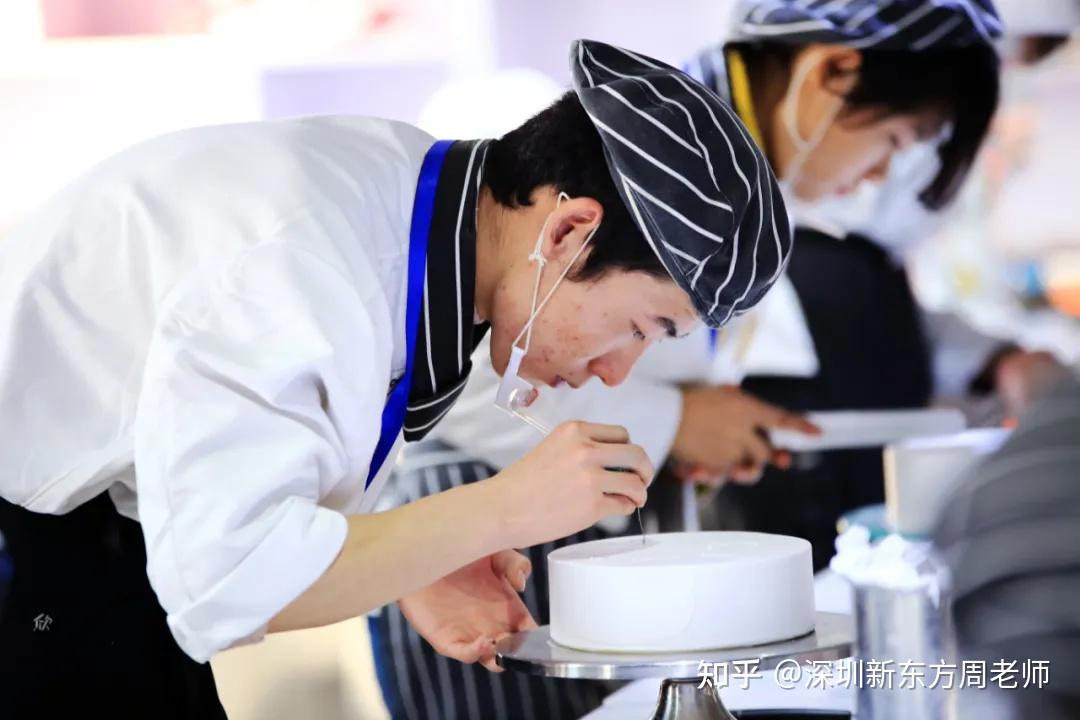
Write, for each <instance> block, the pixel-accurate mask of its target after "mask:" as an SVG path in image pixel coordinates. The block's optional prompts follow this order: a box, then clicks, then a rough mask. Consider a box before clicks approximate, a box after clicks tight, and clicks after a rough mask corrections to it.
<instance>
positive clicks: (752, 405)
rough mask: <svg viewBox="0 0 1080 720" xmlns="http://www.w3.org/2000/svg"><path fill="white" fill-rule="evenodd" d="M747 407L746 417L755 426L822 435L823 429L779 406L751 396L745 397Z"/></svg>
mask: <svg viewBox="0 0 1080 720" xmlns="http://www.w3.org/2000/svg"><path fill="white" fill-rule="evenodd" d="M743 400H744V402H745V403H746V405H747V409H748V412H747V413H746V416H747V417H748V418H750V419H751V420H752V421H753V422H754V424H756V425H758V426H760V427H763V428H786V429H789V430H795V431H796V432H801V433H805V434H807V435H820V434H821V428H820V427H818V426H817V425H815V424H814V423H812V422H810V421H809V420H807V419H806V418H804V417H803V416H802V415H799V414H798V413H793V412H791V411H790V410H786V409H784V408H782V407H780V406H779V405H773V404H772V403H767V402H765V401H764V400H759V399H758V398H756V397H753V396H751V395H743Z"/></svg>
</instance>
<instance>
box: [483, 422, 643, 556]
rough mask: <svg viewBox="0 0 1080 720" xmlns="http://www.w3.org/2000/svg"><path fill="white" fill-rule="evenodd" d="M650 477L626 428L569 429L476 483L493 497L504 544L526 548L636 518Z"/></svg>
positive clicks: (557, 430) (586, 426) (555, 432)
mask: <svg viewBox="0 0 1080 720" xmlns="http://www.w3.org/2000/svg"><path fill="white" fill-rule="evenodd" d="M653 473H654V470H653V466H652V463H651V462H649V457H648V455H646V454H645V451H644V450H643V449H642V448H641V447H640V446H638V445H634V444H632V443H631V442H630V436H629V434H628V433H627V431H626V428H623V427H619V426H617V425H598V424H595V423H587V422H567V423H562V424H561V425H559V426H557V427H556V428H555V429H554V430H553V431H552V432H551V434H550V435H548V436H547V437H546V438H544V440H542V441H541V442H540V444H538V445H537V446H536V447H534V448H533V449H531V450H530V451H529V452H527V453H526V454H525V455H524V456H523V457H522V458H521V459H520V460H518V461H517V462H515V463H513V464H511V465H508V466H507V467H505V468H503V470H502V471H500V472H498V473H496V474H495V475H493V476H492V477H490V478H488V479H487V480H484V481H482V482H483V483H487V484H488V486H489V487H492V488H494V489H495V491H496V494H497V495H498V497H497V499H496V500H495V501H494V504H493V506H492V507H491V508H490V512H492V513H493V514H495V516H496V517H498V518H499V519H500V521H501V522H502V524H503V528H504V535H503V537H504V538H505V539H506V540H507V544H508V545H509V546H510V547H531V546H533V545H537V544H539V543H544V542H548V541H551V540H555V539H557V538H563V537H566V536H568V535H572V534H573V533H576V532H578V531H580V530H584V529H585V528H587V527H590V526H592V525H593V524H595V523H596V522H597V521H598V520H601V519H603V518H605V517H608V516H611V515H629V514H630V513H632V512H634V510H636V509H637V508H639V507H641V506H642V505H644V504H645V499H646V496H647V489H648V486H649V483H651V482H652V479H653Z"/></svg>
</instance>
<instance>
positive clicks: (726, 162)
mask: <svg viewBox="0 0 1080 720" xmlns="http://www.w3.org/2000/svg"><path fill="white" fill-rule="evenodd" d="M571 63H572V66H573V73H574V85H575V90H576V91H577V94H578V96H579V97H580V99H581V102H582V105H583V106H584V108H585V110H586V112H587V113H588V114H589V117H590V118H591V119H592V121H593V123H594V125H595V126H596V128H597V130H598V131H599V134H600V138H601V140H602V142H603V144H604V153H605V156H606V158H607V160H608V166H609V169H610V171H611V175H612V179H613V180H614V183H615V186H616V189H617V190H618V192H619V195H620V197H621V198H622V199H623V202H624V203H625V204H626V206H627V209H628V210H629V212H630V215H631V217H632V218H633V219H634V221H635V223H636V224H637V226H638V228H639V229H640V230H641V232H642V234H643V235H644V237H645V239H646V240H647V242H648V243H649V244H650V246H651V247H652V249H653V251H654V252H655V253H656V255H657V256H658V257H659V258H660V260H661V262H662V263H663V264H664V267H665V268H666V269H667V271H668V273H669V274H670V275H671V276H672V277H673V278H674V279H675V281H676V282H677V283H678V284H679V285H680V287H682V288H683V289H684V290H685V291H686V292H687V293H688V294H689V295H690V297H691V298H692V299H693V301H694V304H695V306H696V308H697V310H698V313H699V315H701V317H702V318H703V319H704V320H705V321H706V322H707V323H708V324H709V325H712V326H719V325H722V324H723V323H725V322H727V321H728V320H729V319H730V318H731V317H732V316H733V315H735V314H737V313H739V312H741V311H745V310H747V309H749V308H750V307H752V306H753V304H754V303H756V302H757V301H758V300H759V299H760V298H761V296H762V295H764V293H765V291H766V290H767V289H768V288H769V287H770V286H771V285H772V284H773V283H774V282H775V280H776V278H777V277H778V276H779V274H780V273H781V272H782V271H783V268H784V266H785V264H786V262H787V258H788V255H789V254H790V251H791V235H790V229H789V226H788V219H787V211H786V209H785V207H784V204H783V201H782V199H781V197H780V193H779V189H778V187H777V184H776V180H775V178H774V177H773V175H772V170H771V169H770V167H769V163H768V161H767V160H766V158H765V156H764V155H763V153H762V152H761V150H760V148H758V147H757V145H755V144H754V141H753V140H752V139H751V137H750V134H749V133H748V132H747V131H746V129H745V128H744V127H743V126H742V123H741V122H740V121H739V119H738V118H737V116H736V115H735V113H734V111H733V110H732V109H731V108H730V107H729V106H728V105H727V104H725V103H724V102H723V101H721V100H720V98H718V97H717V96H716V95H715V94H714V93H713V92H712V91H710V90H708V89H707V88H705V87H704V86H703V85H701V84H700V83H698V82H696V81H695V80H693V79H691V78H690V77H688V76H687V75H685V74H683V73H682V72H680V71H678V70H676V69H674V68H672V67H670V66H667V65H664V64H663V63H660V62H658V61H655V60H652V59H651V58H646V57H643V56H641V55H638V54H636V53H633V52H630V51H628V50H623V49H621V48H616V47H613V46H610V45H605V44H603V43H597V42H592V41H586V40H582V41H578V42H576V43H574V45H573V47H572V53H571Z"/></svg>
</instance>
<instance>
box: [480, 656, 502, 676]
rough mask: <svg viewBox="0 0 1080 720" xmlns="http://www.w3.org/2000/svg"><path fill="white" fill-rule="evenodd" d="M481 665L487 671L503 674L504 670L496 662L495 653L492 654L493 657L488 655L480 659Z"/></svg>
mask: <svg viewBox="0 0 1080 720" xmlns="http://www.w3.org/2000/svg"><path fill="white" fill-rule="evenodd" d="M480 664H481V665H483V666H484V667H485V668H486V669H488V670H490V671H491V672H493V673H501V672H503V668H501V667H499V665H498V664H497V663H496V662H495V654H494V653H492V654H491V655H488V656H486V657H483V658H480Z"/></svg>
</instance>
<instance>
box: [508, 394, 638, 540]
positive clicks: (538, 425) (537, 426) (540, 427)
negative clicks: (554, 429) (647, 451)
mask: <svg viewBox="0 0 1080 720" xmlns="http://www.w3.org/2000/svg"><path fill="white" fill-rule="evenodd" d="M512 412H513V413H514V417H516V418H517V419H518V420H521V421H522V422H523V423H525V424H526V425H528V426H529V427H531V428H532V429H533V430H536V431H537V432H539V433H541V434H543V435H550V434H551V428H549V427H547V426H546V425H544V424H543V423H542V422H540V421H539V420H537V419H536V418H534V417H532V416H531V415H527V414H525V413H523V412H521V411H520V410H518V409H517V408H516V407H514V408H512ZM606 469H607V470H611V471H613V472H633V471H632V470H630V469H629V468H621V467H613V468H606ZM637 523H638V529H639V530H640V531H641V544H642V545H644V544H645V523H644V522H643V521H642V519H641V508H637Z"/></svg>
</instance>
